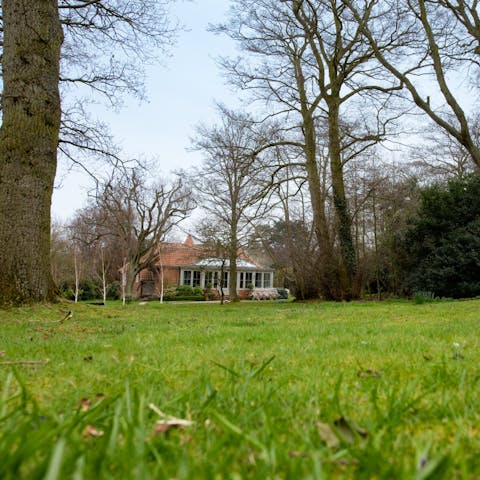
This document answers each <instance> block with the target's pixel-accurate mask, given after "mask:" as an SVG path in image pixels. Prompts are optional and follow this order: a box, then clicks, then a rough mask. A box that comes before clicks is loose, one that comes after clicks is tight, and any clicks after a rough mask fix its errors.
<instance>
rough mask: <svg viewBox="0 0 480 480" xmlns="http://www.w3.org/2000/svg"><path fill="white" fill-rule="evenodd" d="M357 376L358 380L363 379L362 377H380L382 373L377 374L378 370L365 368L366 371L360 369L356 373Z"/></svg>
mask: <svg viewBox="0 0 480 480" xmlns="http://www.w3.org/2000/svg"><path fill="white" fill-rule="evenodd" d="M357 375H358V376H359V377H360V378H364V377H381V376H382V372H379V371H378V370H373V369H371V368H367V369H366V370H365V369H361V370H359V371H358V372H357Z"/></svg>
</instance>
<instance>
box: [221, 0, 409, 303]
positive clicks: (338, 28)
mask: <svg viewBox="0 0 480 480" xmlns="http://www.w3.org/2000/svg"><path fill="white" fill-rule="evenodd" d="M233 4H234V10H233V15H232V16H231V20H230V23H229V24H227V25H226V26H222V27H221V28H220V29H219V30H220V31H223V32H226V33H227V34H229V35H230V36H231V37H232V38H234V39H236V40H237V41H239V43H240V45H241V46H242V48H243V49H244V50H245V51H246V52H247V53H248V54H250V55H251V57H253V60H249V59H248V58H247V59H245V61H244V62H243V63H242V62H240V61H238V60H236V61H231V62H223V63H224V66H225V67H226V68H227V69H228V70H229V72H230V73H231V75H232V76H237V77H239V79H238V80H237V81H236V83H237V84H238V85H239V86H240V87H242V88H244V89H246V90H247V89H248V90H250V91H253V92H254V95H255V96H256V99H259V98H261V99H263V100H265V101H266V102H267V105H268V107H269V110H270V107H271V106H272V105H273V106H274V107H279V108H276V112H275V114H277V115H282V116H283V119H284V120H287V122H288V125H292V127H296V129H297V132H299V134H301V135H302V136H303V139H302V141H301V142H296V143H297V146H298V147H300V148H301V147H302V146H303V149H304V154H305V163H304V167H305V170H306V173H307V179H308V182H309V186H310V196H311V200H312V209H313V211H314V222H315V228H316V233H317V237H318V243H319V248H320V249H321V250H323V251H324V255H323V258H324V260H325V264H326V265H328V264H329V263H331V260H330V259H331V258H332V251H333V246H334V245H338V246H339V249H338V250H339V253H340V255H339V260H340V261H339V263H338V264H337V272H336V274H337V277H338V279H339V282H340V289H339V290H340V293H339V295H338V298H351V297H352V296H355V295H356V294H357V292H356V286H355V274H356V265H357V259H356V252H355V248H354V242H353V238H352V220H351V212H350V209H349V205H348V192H346V188H345V180H344V167H345V164H346V163H347V162H348V161H349V160H350V159H351V158H354V157H355V156H356V155H359V154H360V153H361V152H363V151H365V149H367V148H369V147H370V146H372V145H374V144H376V143H378V142H380V141H382V140H383V139H384V138H385V136H386V133H387V132H388V126H389V124H390V123H392V121H393V120H394V119H395V117H396V116H397V115H398V112H397V111H396V109H395V108H393V105H392V103H393V102H392V99H393V98H394V93H395V92H396V91H397V90H398V89H399V88H400V86H399V82H396V81H395V79H394V77H393V76H392V75H390V74H388V73H387V74H386V73H385V72H383V71H382V69H381V68H380V67H379V65H378V63H377V61H376V60H375V55H374V52H373V49H372V48H371V46H370V45H368V42H365V39H364V38H363V33H362V29H361V27H360V25H359V24H358V23H357V22H356V21H355V19H353V17H352V15H351V14H350V12H349V11H348V10H347V9H346V7H345V6H344V5H343V4H342V3H341V2H337V1H334V0H293V1H282V2H278V1H274V0H261V1H255V2H253V1H251V0H234V2H233ZM366 15H367V17H368V12H367V14H366ZM394 41H395V40H394V38H391V39H389V41H388V42H385V43H382V45H381V47H379V48H380V49H388V48H389V42H394ZM387 102H390V109H389V110H390V111H387V109H386V108H385V107H386V104H387ZM354 106H355V107H356V108H354ZM319 127H320V128H322V130H320V128H319ZM300 132H301V133H300ZM323 133H324V134H325V135H326V138H327V139H328V162H329V167H330V168H329V175H330V181H331V186H332V195H333V205H334V212H335V217H336V222H335V231H334V234H333V235H332V234H328V230H327V226H326V224H327V219H326V215H325V210H326V209H325V206H324V202H325V200H326V197H325V195H324V194H323V192H322V189H321V181H320V178H321V177H320V175H319V171H318V159H319V155H318V151H317V149H318V144H319V138H320V137H321V135H322V134H323ZM293 143H294V142H292V144H293ZM331 280H332V276H327V278H326V280H325V281H324V284H326V285H328V284H329V283H331ZM327 289H328V287H326V289H325V290H327Z"/></svg>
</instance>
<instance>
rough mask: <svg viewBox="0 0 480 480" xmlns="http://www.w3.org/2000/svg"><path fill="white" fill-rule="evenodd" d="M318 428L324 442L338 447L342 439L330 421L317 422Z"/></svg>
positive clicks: (329, 446)
mask: <svg viewBox="0 0 480 480" xmlns="http://www.w3.org/2000/svg"><path fill="white" fill-rule="evenodd" d="M317 429H318V434H319V435H320V438H321V439H322V442H323V443H325V445H326V446H327V447H328V448H336V447H338V445H339V444H340V440H339V439H338V436H337V434H336V433H335V432H334V431H333V430H332V427H330V425H328V423H322V422H317Z"/></svg>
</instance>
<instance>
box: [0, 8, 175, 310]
mask: <svg viewBox="0 0 480 480" xmlns="http://www.w3.org/2000/svg"><path fill="white" fill-rule="evenodd" d="M168 3H169V0H165V1H156V0H149V1H143V0H142V1H140V0H95V1H90V0H78V1H77V0H29V1H27V0H19V1H16V0H15V1H14V0H5V1H4V2H2V5H1V9H2V15H1V22H2V27H3V34H4V41H3V49H2V77H3V96H2V109H3V112H2V127H1V130H0V245H1V248H2V255H1V256H0V271H1V272H2V275H1V277H0V304H11V303H21V302H24V301H30V300H33V301H40V300H52V299H53V298H54V297H55V293H54V292H55V287H54V284H53V280H52V275H51V273H50V254H49V251H50V237H49V236H50V206H51V196H52V190H53V184H54V178H55V172H56V167H57V148H58V147H59V138H60V134H59V132H60V128H61V125H62V118H61V108H60V94H59V81H60V80H62V82H63V84H64V85H74V84H79V85H82V86H87V87H89V88H92V89H93V90H94V91H96V92H100V93H101V94H105V95H107V98H109V99H110V100H111V101H112V103H113V104H117V103H118V102H117V100H118V98H119V94H120V93H123V92H134V93H140V92H141V84H142V82H141V79H142V76H141V74H140V73H141V71H140V70H139V69H138V68H137V67H138V63H136V62H133V63H132V59H133V58H139V59H140V61H143V60H146V59H149V58H151V56H150V55H145V54H143V52H145V51H146V49H144V48H142V47H143V46H144V45H143V42H144V41H145V40H150V41H153V43H154V45H155V46H160V45H162V39H163V40H165V38H166V37H167V38H168V36H169V34H170V33H171V32H172V30H168V29H165V28H164V27H165V23H164V21H163V20H164V18H165V6H166V5H167V4H168ZM59 12H60V13H59ZM62 27H63V30H62ZM64 37H65V39H66V40H65V44H64V48H63V51H61V46H62V41H63V39H64ZM132 52H133V53H134V55H132ZM60 66H61V67H62V68H60ZM72 108H73V110H72ZM72 108H70V107H69V108H65V109H64V111H65V115H64V117H63V130H62V131H63V134H62V136H61V145H62V148H61V150H62V152H63V153H64V154H66V155H67V156H68V157H69V158H70V159H71V160H73V161H79V159H80V158H81V157H79V155H78V154H76V153H75V154H74V153H73V152H72V150H71V147H75V146H81V147H84V148H85V149H86V150H87V151H88V152H90V154H97V153H100V154H107V155H110V156H112V155H111V154H112V151H111V150H110V147H111V145H109V144H108V142H106V141H105V138H106V136H105V135H102V134H100V133H99V128H98V126H95V125H93V126H92V125H91V124H90V123H89V121H88V118H86V116H85V115H84V114H85V112H86V110H85V109H84V108H83V107H80V106H79V103H75V107H72ZM112 157H113V158H114V160H115V161H117V160H118V156H116V155H115V152H114V154H113V156H112Z"/></svg>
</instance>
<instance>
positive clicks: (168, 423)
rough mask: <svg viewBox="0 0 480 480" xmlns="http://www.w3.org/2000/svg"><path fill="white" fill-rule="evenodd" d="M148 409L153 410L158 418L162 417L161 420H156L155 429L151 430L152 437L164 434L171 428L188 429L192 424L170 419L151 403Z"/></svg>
mask: <svg viewBox="0 0 480 480" xmlns="http://www.w3.org/2000/svg"><path fill="white" fill-rule="evenodd" d="M148 407H149V408H150V409H151V410H153V411H154V412H155V413H156V414H157V415H158V416H160V417H163V419H162V420H158V421H157V423H156V425H155V428H154V430H153V433H154V435H158V434H160V433H165V432H167V431H168V430H170V429H171V428H172V427H175V428H184V427H190V426H191V425H193V422H192V421H190V420H185V419H183V418H177V417H172V416H170V415H167V414H166V413H163V412H162V411H161V410H160V409H159V408H158V407H157V406H155V405H154V404H153V403H149V404H148Z"/></svg>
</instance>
